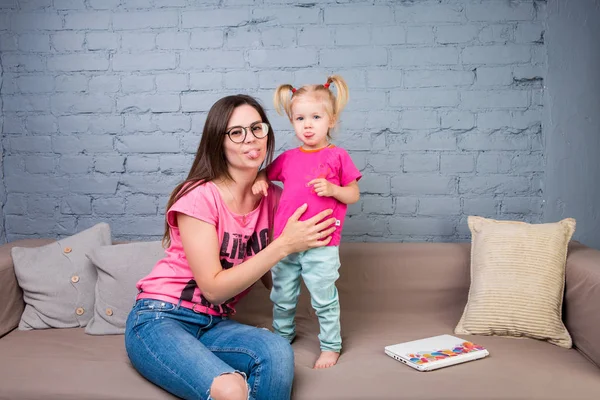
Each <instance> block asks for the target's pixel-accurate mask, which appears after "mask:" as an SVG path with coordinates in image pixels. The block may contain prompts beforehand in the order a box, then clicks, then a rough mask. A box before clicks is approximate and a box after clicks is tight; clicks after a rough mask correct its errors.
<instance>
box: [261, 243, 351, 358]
mask: <svg viewBox="0 0 600 400" xmlns="http://www.w3.org/2000/svg"><path fill="white" fill-rule="evenodd" d="M339 268H340V255H339V247H338V246H325V247H317V248H314V249H310V250H307V251H303V252H300V253H294V254H291V255H289V256H287V257H286V258H284V259H283V260H281V261H280V262H279V263H278V264H277V265H276V266H274V267H273V268H272V269H271V272H272V274H273V289H272V290H271V301H272V302H273V304H274V305H273V329H274V330H275V332H276V333H278V334H279V335H281V336H282V337H284V338H285V339H287V340H289V341H290V342H291V341H292V340H293V339H294V337H295V336H296V323H295V321H294V317H295V316H296V305H297V303H298V295H299V294H300V277H302V279H303V280H304V284H305V285H306V287H307V288H308V291H309V292H310V298H311V304H312V306H313V308H314V309H315V312H316V314H317V317H318V319H319V327H320V332H319V342H320V344H321V350H323V351H326V350H328V351H337V352H339V351H340V350H341V349H342V337H341V335H340V301H339V298H338V291H337V288H336V287H335V281H336V280H337V279H338V278H339V276H340V274H339V272H338V270H339Z"/></svg>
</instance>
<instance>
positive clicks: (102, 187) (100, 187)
mask: <svg viewBox="0 0 600 400" xmlns="http://www.w3.org/2000/svg"><path fill="white" fill-rule="evenodd" d="M118 181H119V180H118V178H108V177H100V176H94V175H92V176H87V177H85V178H72V179H70V180H69V190H70V191H71V192H73V193H78V194H87V193H89V194H115V192H116V191H117V183H118Z"/></svg>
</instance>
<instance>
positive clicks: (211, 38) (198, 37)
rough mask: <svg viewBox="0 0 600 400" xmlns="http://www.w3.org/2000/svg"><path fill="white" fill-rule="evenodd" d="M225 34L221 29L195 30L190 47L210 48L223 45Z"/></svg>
mask: <svg viewBox="0 0 600 400" xmlns="http://www.w3.org/2000/svg"><path fill="white" fill-rule="evenodd" d="M224 41H225V34H224V33H223V30H221V29H208V30H207V29H202V30H193V31H192V37H191V39H190V48H192V49H209V48H218V47H221V46H223V43H224Z"/></svg>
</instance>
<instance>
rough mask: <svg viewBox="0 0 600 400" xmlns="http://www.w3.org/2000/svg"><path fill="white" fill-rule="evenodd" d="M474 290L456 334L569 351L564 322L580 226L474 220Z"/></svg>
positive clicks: (565, 222) (471, 220)
mask: <svg viewBox="0 0 600 400" xmlns="http://www.w3.org/2000/svg"><path fill="white" fill-rule="evenodd" d="M468 224H469V229H470V230H471V234H472V241H471V286H470V289H469V297H468V300H467V305H466V306H465V309H464V312H463V314H462V317H461V319H460V321H459V322H458V325H457V326H456V328H455V333H457V334H475V335H499V336H514V337H530V338H534V339H540V340H547V341H549V342H550V343H553V344H555V345H558V346H561V347H566V348H570V347H571V346H572V341H571V336H570V335H569V332H568V331H567V329H566V328H565V325H564V323H563V321H562V305H563V294H564V286H565V263H566V258H567V248H568V244H569V241H570V240H571V237H572V235H573V232H574V231H575V220H574V219H571V218H567V219H564V220H562V221H560V222H556V223H548V224H528V223H525V222H519V221H497V220H493V219H486V218H482V217H473V216H471V217H469V219H468Z"/></svg>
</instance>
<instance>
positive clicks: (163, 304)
mask: <svg viewBox="0 0 600 400" xmlns="http://www.w3.org/2000/svg"><path fill="white" fill-rule="evenodd" d="M176 309H177V305H176V304H173V303H169V302H167V301H161V300H152V299H142V300H138V303H137V304H136V305H135V308H134V310H135V316H136V319H135V326H139V325H141V324H143V323H144V322H147V321H151V320H159V319H163V318H165V316H167V315H168V314H169V313H171V312H174V311H175V310H176Z"/></svg>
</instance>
